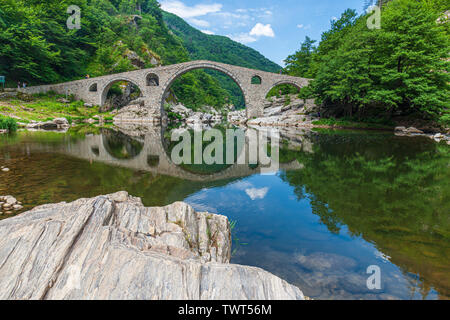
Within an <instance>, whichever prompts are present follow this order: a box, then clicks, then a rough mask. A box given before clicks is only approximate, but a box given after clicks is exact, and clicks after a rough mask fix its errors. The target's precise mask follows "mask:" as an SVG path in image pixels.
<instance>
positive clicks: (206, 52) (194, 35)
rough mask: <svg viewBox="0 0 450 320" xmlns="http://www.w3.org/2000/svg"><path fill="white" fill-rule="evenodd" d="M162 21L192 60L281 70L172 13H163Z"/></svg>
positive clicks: (244, 47) (225, 38) (242, 46)
mask: <svg viewBox="0 0 450 320" xmlns="http://www.w3.org/2000/svg"><path fill="white" fill-rule="evenodd" d="M163 19H164V21H165V22H166V24H167V26H168V27H169V29H170V30H172V31H173V32H174V33H175V34H176V35H177V36H178V37H179V38H180V39H181V40H182V41H183V45H184V47H185V48H186V49H187V50H188V52H189V56H190V58H191V59H192V60H202V59H204V60H211V61H217V62H222V63H228V64H233V65H236V66H241V67H246V68H251V69H258V70H263V71H268V72H279V71H280V69H281V67H280V66H279V65H277V64H276V63H275V62H272V61H270V60H269V59H267V58H265V57H264V56H263V55H262V54H261V53H259V52H258V51H256V50H254V49H252V48H249V47H247V46H245V45H243V44H240V43H238V42H236V41H233V40H231V39H230V38H227V37H223V36H218V35H209V34H205V33H203V32H201V31H199V30H197V29H195V28H193V27H191V26H190V25H189V24H188V23H187V22H186V21H184V20H183V19H181V18H179V17H178V16H176V15H174V14H172V13H168V12H165V11H163Z"/></svg>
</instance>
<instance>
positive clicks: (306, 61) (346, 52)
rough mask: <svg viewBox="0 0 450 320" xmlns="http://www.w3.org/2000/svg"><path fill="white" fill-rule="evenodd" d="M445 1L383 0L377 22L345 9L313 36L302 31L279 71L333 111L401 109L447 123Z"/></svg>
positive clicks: (370, 113) (392, 112) (358, 113)
mask: <svg viewBox="0 0 450 320" xmlns="http://www.w3.org/2000/svg"><path fill="white" fill-rule="evenodd" d="M448 9H449V2H448V0H419V1H417V0H392V1H383V5H382V10H381V28H379V29H370V28H368V27H367V19H368V18H369V16H370V14H363V15H361V16H358V15H357V13H356V11H355V10H350V9H348V10H347V11H345V12H344V13H343V14H342V16H341V17H340V19H337V20H336V21H332V22H331V29H330V30H328V31H326V32H324V33H323V34H322V38H321V41H320V43H318V44H317V45H316V43H315V41H313V40H311V39H310V38H308V37H307V38H306V40H305V42H304V43H303V44H302V45H301V48H300V50H299V51H297V52H296V53H295V54H293V55H291V56H289V57H288V58H287V59H286V65H287V66H286V69H285V72H286V73H288V74H290V75H294V76H301V77H308V78H314V81H313V82H312V83H311V86H310V87H308V88H307V89H304V90H302V91H303V92H302V94H303V95H309V96H312V97H315V98H316V101H317V102H319V103H322V104H323V106H324V112H325V113H327V114H330V115H334V116H337V117H342V116H344V117H349V118H357V119H358V120H360V119H363V118H370V117H385V118H387V119H390V118H392V117H393V116H403V117H409V118H417V119H427V120H433V121H439V122H441V123H442V124H444V125H447V126H448V125H449V124H450V111H449V110H450V109H449V108H450V90H449V89H450V88H449V82H450V74H449V71H450V68H449V60H450V57H449V52H450V22H449V18H448V13H449V12H448V11H446V10H448Z"/></svg>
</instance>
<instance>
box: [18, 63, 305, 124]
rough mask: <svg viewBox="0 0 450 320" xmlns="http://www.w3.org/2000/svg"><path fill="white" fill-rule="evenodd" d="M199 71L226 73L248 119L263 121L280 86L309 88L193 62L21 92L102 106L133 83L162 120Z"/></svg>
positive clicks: (293, 80)
mask: <svg viewBox="0 0 450 320" xmlns="http://www.w3.org/2000/svg"><path fill="white" fill-rule="evenodd" d="M196 69H212V70H217V71H221V72H223V73H225V74H226V75H228V76H229V77H230V78H232V79H233V80H234V81H235V82H236V83H237V85H238V86H239V87H240V88H241V90H242V93H243V95H244V98H245V103H246V108H247V118H249V119H250V118H254V117H261V116H262V115H263V113H264V107H263V106H264V101H265V97H266V95H267V93H268V92H269V91H270V89H272V88H273V87H275V86H276V85H279V84H292V85H294V86H296V87H298V88H301V87H304V86H307V85H308V81H309V80H308V79H305V78H298V77H292V76H286V75H280V74H276V73H270V72H265V71H259V70H254V69H248V68H243V67H238V66H233V65H228V64H224V63H218V62H213V61H204V60H197V61H190V62H185V63H180V64H174V65H169V66H163V67H156V68H151V69H141V70H135V71H129V72H123V73H118V74H112V75H106V76H102V77H97V78H90V79H83V80H76V81H71V82H65V83H60V84H52V85H43V86H34V87H28V88H25V89H21V91H22V92H26V93H45V92H48V91H54V92H56V93H58V94H67V95H71V94H73V95H74V96H75V98H76V99H79V100H83V101H84V102H86V103H90V104H93V105H100V106H102V105H103V104H104V103H105V101H106V95H107V93H108V90H109V88H110V87H111V86H112V85H113V84H114V83H115V82H117V81H129V82H131V83H134V84H135V85H137V86H138V87H139V89H140V90H141V92H142V95H143V97H142V99H143V101H144V105H145V106H146V107H148V108H150V109H152V113H153V114H154V115H155V116H156V117H159V118H161V113H162V111H163V107H164V101H165V97H166V96H167V94H168V92H169V89H170V86H171V85H172V83H173V82H174V81H175V80H176V79H177V78H178V77H180V76H181V75H183V74H184V73H186V72H189V71H191V70H196ZM255 76H256V77H259V78H260V79H261V83H260V84H252V78H253V77H255Z"/></svg>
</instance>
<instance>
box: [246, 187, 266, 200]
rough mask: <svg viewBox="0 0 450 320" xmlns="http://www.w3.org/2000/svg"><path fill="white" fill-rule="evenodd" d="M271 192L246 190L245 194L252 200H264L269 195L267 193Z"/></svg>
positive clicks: (254, 189) (262, 189)
mask: <svg viewBox="0 0 450 320" xmlns="http://www.w3.org/2000/svg"><path fill="white" fill-rule="evenodd" d="M268 191H269V188H261V189H256V188H251V189H245V193H246V194H247V195H248V196H249V197H250V199H252V200H256V199H264V198H265V197H266V195H267V192H268Z"/></svg>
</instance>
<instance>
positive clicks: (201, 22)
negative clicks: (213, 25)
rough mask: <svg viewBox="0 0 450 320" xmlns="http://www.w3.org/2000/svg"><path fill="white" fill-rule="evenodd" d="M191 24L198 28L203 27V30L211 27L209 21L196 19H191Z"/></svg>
mask: <svg viewBox="0 0 450 320" xmlns="http://www.w3.org/2000/svg"><path fill="white" fill-rule="evenodd" d="M189 22H191V23H192V24H195V25H196V26H198V27H202V28H209V26H210V24H209V22H208V21H205V20H200V19H195V18H192V19H189Z"/></svg>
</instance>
